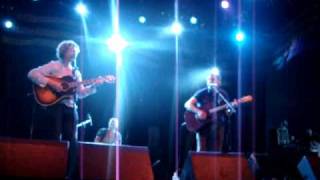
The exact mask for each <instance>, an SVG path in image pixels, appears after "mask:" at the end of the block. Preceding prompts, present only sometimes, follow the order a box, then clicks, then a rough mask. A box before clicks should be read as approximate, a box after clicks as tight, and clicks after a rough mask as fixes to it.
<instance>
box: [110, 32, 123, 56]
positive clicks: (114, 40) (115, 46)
mask: <svg viewBox="0 0 320 180" xmlns="http://www.w3.org/2000/svg"><path fill="white" fill-rule="evenodd" d="M107 45H108V47H109V49H110V50H112V51H114V52H116V53H119V52H121V51H122V50H123V49H124V48H126V47H127V46H128V42H127V41H126V40H125V39H123V38H122V37H121V36H120V34H114V35H112V36H111V37H110V38H109V39H108V40H107Z"/></svg>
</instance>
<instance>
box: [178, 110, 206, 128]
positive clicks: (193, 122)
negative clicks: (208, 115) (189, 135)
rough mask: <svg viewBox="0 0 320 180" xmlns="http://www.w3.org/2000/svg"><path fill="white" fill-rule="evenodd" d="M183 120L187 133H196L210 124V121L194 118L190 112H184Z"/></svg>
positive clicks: (193, 114)
mask: <svg viewBox="0 0 320 180" xmlns="http://www.w3.org/2000/svg"><path fill="white" fill-rule="evenodd" d="M184 120H185V122H186V126H187V129H188V131H190V132H197V131H198V130H199V129H201V128H202V127H203V126H205V125H206V124H208V123H210V122H212V121H211V120H206V119H204V120H200V119H197V118H196V114H195V113H193V112H191V111H186V112H184Z"/></svg>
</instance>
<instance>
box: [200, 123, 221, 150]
mask: <svg viewBox="0 0 320 180" xmlns="http://www.w3.org/2000/svg"><path fill="white" fill-rule="evenodd" d="M224 129H225V127H224V125H222V124H220V123H213V124H210V125H208V126H206V127H204V128H203V129H201V130H200V131H199V132H197V134H196V139H197V151H222V148H223V143H224Z"/></svg>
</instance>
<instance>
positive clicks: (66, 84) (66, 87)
mask: <svg viewBox="0 0 320 180" xmlns="http://www.w3.org/2000/svg"><path fill="white" fill-rule="evenodd" d="M61 86H62V88H63V90H67V89H69V85H68V83H65V82H63V83H61Z"/></svg>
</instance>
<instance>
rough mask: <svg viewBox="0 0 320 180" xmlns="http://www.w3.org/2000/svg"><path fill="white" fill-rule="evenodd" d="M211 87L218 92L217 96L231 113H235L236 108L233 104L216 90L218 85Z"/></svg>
mask: <svg viewBox="0 0 320 180" xmlns="http://www.w3.org/2000/svg"><path fill="white" fill-rule="evenodd" d="M212 89H213V90H214V91H215V92H216V93H217V94H218V96H219V97H220V98H221V99H222V100H223V101H224V102H225V103H226V105H227V107H228V109H230V111H231V113H235V112H236V109H235V108H234V107H233V105H232V104H231V103H230V102H229V101H228V100H227V99H226V98H225V97H224V95H223V94H222V93H221V92H220V91H219V90H218V87H216V86H214V85H213V86H212Z"/></svg>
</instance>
